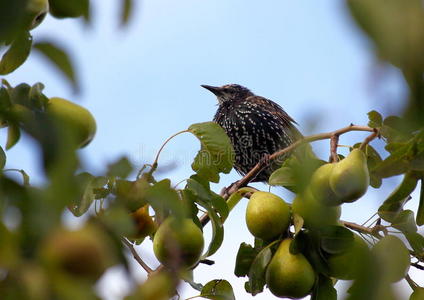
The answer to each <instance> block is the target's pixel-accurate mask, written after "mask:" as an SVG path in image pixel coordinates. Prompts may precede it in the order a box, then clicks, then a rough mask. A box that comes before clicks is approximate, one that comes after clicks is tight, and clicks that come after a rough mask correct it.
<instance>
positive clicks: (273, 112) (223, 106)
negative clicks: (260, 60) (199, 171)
mask: <svg viewBox="0 0 424 300" xmlns="http://www.w3.org/2000/svg"><path fill="white" fill-rule="evenodd" d="M202 87H204V88H206V89H208V90H209V91H211V92H212V93H214V94H215V95H216V96H217V98H218V103H219V107H218V110H217V112H216V114H215V117H214V119H213V120H214V121H215V122H217V123H218V124H219V125H221V126H222V128H224V130H225V132H226V133H227V135H228V136H229V138H230V140H231V143H232V145H233V147H234V151H235V154H236V157H235V163H234V168H235V169H236V170H237V172H239V173H240V174H241V175H245V174H246V173H247V172H249V171H250V169H252V168H253V167H254V166H255V165H256V164H257V163H258V161H259V160H260V159H261V158H263V157H264V156H266V155H269V154H272V153H274V152H276V151H278V150H280V149H283V148H285V147H287V146H288V145H290V144H291V143H293V141H295V140H297V139H298V138H299V137H301V134H300V133H299V131H298V130H297V129H296V127H294V124H295V123H296V122H295V121H294V120H293V119H292V118H291V117H290V116H289V115H288V114H287V113H286V112H285V111H284V110H283V109H282V108H281V106H279V105H278V104H277V103H275V102H273V101H271V100H268V99H266V98H264V97H261V96H256V95H255V94H253V93H252V92H251V91H250V90H249V89H247V88H245V87H243V86H240V85H237V84H229V85H224V86H222V87H212V86H207V85H202ZM282 159H284V157H283V158H282ZM281 163H282V160H281V159H279V160H278V161H274V162H273V163H271V165H270V166H269V167H267V168H266V169H264V170H263V171H261V172H260V173H259V174H258V175H257V176H256V177H255V179H254V180H253V181H267V180H268V177H269V175H271V173H272V172H273V171H274V170H275V169H276V168H278V166H279V165H281Z"/></svg>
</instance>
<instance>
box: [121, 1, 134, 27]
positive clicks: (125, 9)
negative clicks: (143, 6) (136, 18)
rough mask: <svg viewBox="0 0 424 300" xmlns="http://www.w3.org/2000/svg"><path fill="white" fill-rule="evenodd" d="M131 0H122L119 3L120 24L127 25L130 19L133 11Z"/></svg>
mask: <svg viewBox="0 0 424 300" xmlns="http://www.w3.org/2000/svg"><path fill="white" fill-rule="evenodd" d="M133 5H134V3H133V1H132V0H122V5H121V26H126V25H128V22H129V21H130V19H131V16H132V13H133Z"/></svg>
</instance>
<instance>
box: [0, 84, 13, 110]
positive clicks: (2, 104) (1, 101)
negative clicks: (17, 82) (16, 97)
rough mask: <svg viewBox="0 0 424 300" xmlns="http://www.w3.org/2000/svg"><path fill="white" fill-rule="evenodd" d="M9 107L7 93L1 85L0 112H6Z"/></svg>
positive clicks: (9, 102)
mask: <svg viewBox="0 0 424 300" xmlns="http://www.w3.org/2000/svg"><path fill="white" fill-rule="evenodd" d="M11 105H12V102H11V101H10V95H9V91H8V90H7V88H6V87H4V86H3V85H2V86H0V112H4V111H6V110H7V109H9V108H10V106H11Z"/></svg>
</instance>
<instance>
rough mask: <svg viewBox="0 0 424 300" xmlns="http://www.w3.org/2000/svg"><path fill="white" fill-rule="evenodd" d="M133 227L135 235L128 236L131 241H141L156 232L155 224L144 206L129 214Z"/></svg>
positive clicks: (147, 207) (147, 208)
mask: <svg viewBox="0 0 424 300" xmlns="http://www.w3.org/2000/svg"><path fill="white" fill-rule="evenodd" d="M130 216H131V219H132V220H133V222H134V225H135V233H134V234H133V235H132V236H129V238H130V239H132V240H139V241H140V240H143V239H144V238H145V237H147V236H149V235H152V234H153V233H154V232H155V231H156V224H155V222H154V221H153V218H152V217H151V216H150V215H149V206H148V205H145V206H142V207H140V208H139V209H137V210H136V211H135V212H132V213H131V214H130Z"/></svg>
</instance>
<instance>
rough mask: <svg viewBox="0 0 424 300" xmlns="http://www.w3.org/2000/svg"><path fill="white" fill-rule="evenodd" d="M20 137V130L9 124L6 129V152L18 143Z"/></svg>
mask: <svg viewBox="0 0 424 300" xmlns="http://www.w3.org/2000/svg"><path fill="white" fill-rule="evenodd" d="M20 137H21V130H20V129H19V127H18V126H16V125H14V124H10V125H9V127H8V128H7V142H6V150H9V149H10V148H12V147H13V146H15V145H16V143H17V142H18V141H19V139H20Z"/></svg>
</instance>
